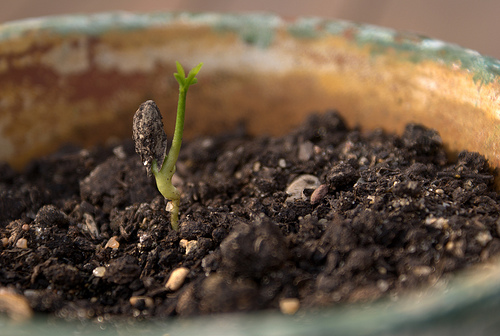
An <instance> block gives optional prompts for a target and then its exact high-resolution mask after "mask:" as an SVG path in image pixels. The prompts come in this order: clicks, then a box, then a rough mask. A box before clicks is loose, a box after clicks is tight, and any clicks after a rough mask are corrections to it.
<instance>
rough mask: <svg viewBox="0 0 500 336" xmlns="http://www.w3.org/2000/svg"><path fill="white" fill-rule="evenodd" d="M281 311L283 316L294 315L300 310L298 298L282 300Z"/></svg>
mask: <svg viewBox="0 0 500 336" xmlns="http://www.w3.org/2000/svg"><path fill="white" fill-rule="evenodd" d="M279 305H280V310H281V312H282V313H283V314H287V315H293V314H295V313H296V312H297V311H298V310H299V308H300V301H299V299H296V298H286V299H281V300H280V303H279Z"/></svg>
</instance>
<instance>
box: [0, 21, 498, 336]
mask: <svg viewBox="0 0 500 336" xmlns="http://www.w3.org/2000/svg"><path fill="white" fill-rule="evenodd" d="M179 20H180V21H185V22H186V23H188V24H194V25H197V24H199V25H210V26H213V27H214V29H226V30H229V31H231V32H235V33H237V34H238V35H239V36H240V38H242V39H245V41H247V42H250V43H252V44H255V45H257V46H259V47H262V48H266V47H267V46H268V45H269V43H270V41H271V40H270V39H272V35H273V32H274V30H275V29H277V28H278V27H279V28H283V27H285V28H286V30H287V31H288V32H289V33H290V34H292V36H294V37H296V38H306V39H307V38H314V37H317V36H321V35H323V34H333V35H346V34H349V36H350V38H352V40H353V41H354V42H355V43H357V44H359V45H360V46H369V47H370V48H371V52H372V53H373V54H378V53H385V52H388V50H391V52H396V53H398V55H399V56H400V57H402V58H404V59H406V60H408V61H410V62H424V61H432V62H437V63H440V64H444V65H446V66H448V67H460V68H461V69H464V70H467V71H469V72H471V73H472V74H473V77H474V80H475V81H477V83H478V84H479V85H484V84H489V83H492V82H497V81H498V80H499V76H500V61H498V60H496V59H494V58H491V57H488V56H482V55H480V54H479V53H477V52H475V51H472V50H470V49H466V48H462V47H460V46H457V45H455V44H450V43H446V42H443V41H440V40H435V39H431V38H427V37H423V36H419V35H415V34H411V33H402V32H399V31H396V30H392V29H388V28H382V27H377V26H374V25H365V24H358V23H353V22H349V21H343V20H331V19H322V18H316V17H310V18H298V19H295V20H290V21H288V20H284V19H282V18H280V17H278V16H276V15H273V14H255V13H250V14H232V13H225V14H219V13H186V12H154V13H145V14H136V13H130V12H107V13H98V14H90V15H87V14H85V15H62V16H50V17H41V18H32V19H25V20H19V21H12V22H6V23H3V24H1V25H0V43H2V42H3V41H7V40H9V39H12V38H17V37H20V36H23V35H24V34H31V33H36V34H41V33H46V32H50V33H55V34H61V35H64V34H71V33H73V32H79V33H81V32H84V33H86V34H89V35H94V34H97V35H98V34H101V33H102V32H105V31H109V30H113V29H120V30H128V29H130V30H140V29H144V28H149V27H151V26H163V25H168V24H170V23H172V22H178V21H179ZM246 25H251V26H252V27H259V34H257V35H256V36H254V38H253V39H251V40H248V36H247V35H246V34H247V31H246V30H245V29H243V28H244V27H246ZM483 268H484V266H483ZM486 268H487V270H486V271H481V276H477V275H476V276H471V275H470V274H468V275H462V276H460V277H458V278H457V279H454V280H453V281H452V285H450V286H449V288H448V287H447V289H446V291H442V290H441V291H440V290H439V288H440V287H439V286H437V287H436V288H434V289H430V290H429V292H428V293H426V294H425V295H417V296H415V295H412V294H410V295H408V296H407V297H405V298H403V299H401V300H400V301H399V302H391V301H390V299H386V300H382V301H377V302H375V303H373V304H370V305H368V307H367V306H366V305H362V304H356V305H352V306H347V305H342V307H331V308H325V309H321V310H312V311H308V312H300V313H299V314H298V315H296V316H294V317H289V316H284V315H282V314H279V313H276V312H271V313H269V312H259V313H250V314H246V315H244V316H242V315H239V314H235V315H231V316H225V315H220V316H215V317H200V318H192V319H191V318H190V319H182V320H175V319H174V320H166V321H162V322H160V321H152V322H151V323H147V324H146V325H147V329H148V330H151V331H152V332H153V333H160V332H165V330H169V331H170V332H172V333H175V332H181V331H182V332H183V333H186V334H194V333H199V330H200V328H203V330H204V332H206V334H207V335H211V334H214V335H215V334H217V335H220V334H221V331H223V332H229V333H230V332H233V333H240V334H248V335H253V334H256V333H258V334H261V335H264V334H283V335H294V334H297V335H303V334H305V333H314V334H328V333H329V332H331V331H333V330H335V331H337V332H338V333H341V334H353V335H354V334H356V335H359V334H364V335H368V334H376V333H382V332H391V331H393V330H396V329H397V328H401V327H402V326H404V327H405V328H420V324H421V323H433V321H436V320H439V319H440V318H445V317H446V316H449V315H451V314H460V313H463V312H469V309H470V307H477V306H478V305H483V304H488V302H490V301H491V300H494V299H498V297H500V264H499V263H498V262H497V263H495V264H493V265H488V266H487V267H486ZM474 271H475V270H473V271H472V272H470V273H473V272H474ZM187 322H189V323H187ZM0 325H3V326H2V328H5V330H7V331H8V330H13V331H16V330H17V331H18V330H19V329H18V328H19V326H15V325H10V324H9V323H8V322H6V321H3V320H2V319H0ZM426 326H427V327H428V324H427V325H426ZM40 327H43V328H44V329H46V330H42V331H40ZM54 327H55V328H56V329H58V328H60V329H61V330H66V329H68V330H69V331H75V330H78V329H79V327H76V325H75V324H73V323H66V322H64V321H61V322H60V323H59V322H57V323H56V324H54V322H53V321H48V320H46V319H45V318H36V319H34V320H32V321H29V322H26V323H24V324H23V325H22V329H23V330H33V331H34V330H37V333H38V334H40V332H42V333H41V334H40V335H45V334H44V332H46V334H47V335H49V334H50V335H53V333H54ZM94 327H95V330H94ZM106 327H107V328H109V329H111V328H114V326H110V325H107V326H106ZM101 328H102V325H99V326H95V325H92V326H91V328H90V329H89V330H92V331H91V332H92V334H94V333H97V332H98V330H100V329H101ZM116 328H117V329H127V330H128V332H133V330H135V328H137V330H142V331H144V329H143V328H145V324H144V323H141V322H138V323H137V325H136V326H130V325H128V324H127V325H121V324H118V325H117V326H116ZM368 328H370V329H368ZM108 331H109V330H108ZM85 332H87V331H85ZM102 333H103V334H106V333H107V332H105V331H102ZM84 334H85V333H84Z"/></svg>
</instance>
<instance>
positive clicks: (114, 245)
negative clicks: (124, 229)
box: [104, 236, 120, 250]
mask: <svg viewBox="0 0 500 336" xmlns="http://www.w3.org/2000/svg"><path fill="white" fill-rule="evenodd" d="M116 238H118V237H116V236H113V237H111V238H109V240H108V242H107V243H106V246H104V247H105V248H110V249H114V250H116V249H117V248H119V247H120V243H119V242H118V240H116Z"/></svg>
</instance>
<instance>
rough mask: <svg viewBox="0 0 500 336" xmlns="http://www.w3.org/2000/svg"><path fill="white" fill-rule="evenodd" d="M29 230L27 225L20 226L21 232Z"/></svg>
mask: <svg viewBox="0 0 500 336" xmlns="http://www.w3.org/2000/svg"><path fill="white" fill-rule="evenodd" d="M29 229H30V226H29V225H28V224H23V226H21V230H23V231H28V230H29Z"/></svg>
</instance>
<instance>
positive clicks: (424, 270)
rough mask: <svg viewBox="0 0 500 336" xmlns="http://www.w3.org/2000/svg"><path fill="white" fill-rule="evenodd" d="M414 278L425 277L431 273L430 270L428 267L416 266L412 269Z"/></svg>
mask: <svg viewBox="0 0 500 336" xmlns="http://www.w3.org/2000/svg"><path fill="white" fill-rule="evenodd" d="M412 272H413V274H415V275H416V276H427V275H429V274H431V273H432V268H431V267H429V266H416V267H414V268H413V269H412Z"/></svg>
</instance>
